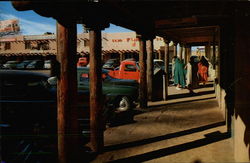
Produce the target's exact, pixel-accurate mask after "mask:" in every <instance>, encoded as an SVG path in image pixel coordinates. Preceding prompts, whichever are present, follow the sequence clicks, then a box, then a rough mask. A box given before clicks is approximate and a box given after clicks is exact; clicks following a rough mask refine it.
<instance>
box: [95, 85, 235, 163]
mask: <svg viewBox="0 0 250 163" xmlns="http://www.w3.org/2000/svg"><path fill="white" fill-rule="evenodd" d="M211 86H212V84H211V83H210V84H209V85H207V87H204V88H200V89H196V90H195V92H196V93H197V95H195V96H192V97H188V96H187V94H186V93H187V92H188V91H187V90H181V92H179V91H177V90H176V89H175V87H173V86H170V87H169V90H170V97H171V95H172V97H173V96H177V93H178V95H179V96H183V97H182V98H178V99H171V100H169V101H167V103H164V102H151V103H149V109H148V110H145V111H138V112H137V113H136V115H135V116H134V121H133V122H130V123H128V124H124V125H118V126H116V127H110V128H108V129H107V130H106V131H105V133H104V143H105V148H104V153H103V154H100V155H99V156H98V157H97V158H96V159H95V160H93V161H92V162H157V163H158V162H162V163H167V162H171V163H172V162H195V161H196V162H223V163H224V162H234V155H233V146H232V145H233V144H232V143H233V142H232V138H230V137H229V135H228V133H227V127H226V124H225V119H224V116H223V115H224V114H223V113H222V112H221V110H220V109H219V106H218V103H217V100H216V99H215V94H214V92H213V87H211ZM180 93H181V94H180ZM185 96H186V97H185Z"/></svg>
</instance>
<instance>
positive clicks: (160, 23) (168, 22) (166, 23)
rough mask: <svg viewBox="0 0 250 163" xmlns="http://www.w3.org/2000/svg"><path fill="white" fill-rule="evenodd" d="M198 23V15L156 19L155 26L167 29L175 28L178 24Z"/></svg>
mask: <svg viewBox="0 0 250 163" xmlns="http://www.w3.org/2000/svg"><path fill="white" fill-rule="evenodd" d="M194 24H197V18H196V17H186V18H174V19H164V20H157V21H155V28H158V29H162V28H163V29H165V28H171V27H172V28H173V27H178V26H184V25H185V26H187V25H194Z"/></svg>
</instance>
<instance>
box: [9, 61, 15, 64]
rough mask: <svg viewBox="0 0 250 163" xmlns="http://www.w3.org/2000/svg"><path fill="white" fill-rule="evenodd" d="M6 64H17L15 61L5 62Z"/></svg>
mask: <svg viewBox="0 0 250 163" xmlns="http://www.w3.org/2000/svg"><path fill="white" fill-rule="evenodd" d="M6 63H8V64H12V63H18V62H17V61H7V62H6Z"/></svg>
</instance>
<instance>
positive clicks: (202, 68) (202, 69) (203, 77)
mask: <svg viewBox="0 0 250 163" xmlns="http://www.w3.org/2000/svg"><path fill="white" fill-rule="evenodd" d="M208 66H209V63H208V61H207V60H206V58H205V57H204V56H202V57H201V60H200V62H199V63H198V75H199V82H201V83H203V85H205V84H206V82H207V78H208Z"/></svg>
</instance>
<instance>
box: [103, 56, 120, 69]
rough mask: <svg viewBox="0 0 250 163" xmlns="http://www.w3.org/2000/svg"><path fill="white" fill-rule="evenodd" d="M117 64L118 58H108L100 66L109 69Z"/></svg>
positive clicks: (118, 63)
mask: <svg viewBox="0 0 250 163" xmlns="http://www.w3.org/2000/svg"><path fill="white" fill-rule="evenodd" d="M119 65H120V61H119V60H118V59H109V60H107V62H105V63H104V65H103V66H102V68H104V69H108V70H110V69H111V70H113V69H114V68H116V67H117V66H119Z"/></svg>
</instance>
